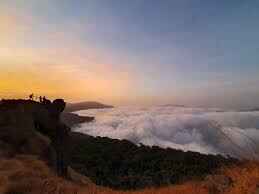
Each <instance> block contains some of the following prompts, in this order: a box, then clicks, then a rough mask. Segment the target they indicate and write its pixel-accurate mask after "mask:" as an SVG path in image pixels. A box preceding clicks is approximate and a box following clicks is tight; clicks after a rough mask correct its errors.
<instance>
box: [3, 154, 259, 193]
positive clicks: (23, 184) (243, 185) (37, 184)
mask: <svg viewBox="0 0 259 194" xmlns="http://www.w3.org/2000/svg"><path fill="white" fill-rule="evenodd" d="M219 174H221V175H220V176H219V177H229V178H230V179H231V180H232V181H231V184H228V185H227V187H226V188H224V191H222V185H221V184H222V182H219V183H218V182H217V181H215V182H213V181H214V180H217V179H214V177H216V176H217V175H212V176H211V177H212V178H211V177H210V178H209V179H206V180H204V181H200V182H194V181H193V182H187V183H184V184H182V185H175V186H168V187H164V188H150V189H144V190H140V191H114V190H112V189H108V188H102V187H98V186H95V185H93V184H88V185H87V186H80V185H77V184H75V183H72V182H69V181H66V180H63V179H61V178H58V177H56V176H55V175H54V174H53V173H52V172H51V171H50V169H49V168H48V167H47V166H46V165H45V164H44V163H43V162H42V161H39V160H37V159H35V158H34V157H32V156H19V157H16V158H13V159H2V160H0V193H1V194H213V193H223V194H255V193H256V190H257V189H258V190H259V163H257V162H247V163H246V164H243V165H240V166H233V167H231V168H224V169H221V170H220V171H219Z"/></svg>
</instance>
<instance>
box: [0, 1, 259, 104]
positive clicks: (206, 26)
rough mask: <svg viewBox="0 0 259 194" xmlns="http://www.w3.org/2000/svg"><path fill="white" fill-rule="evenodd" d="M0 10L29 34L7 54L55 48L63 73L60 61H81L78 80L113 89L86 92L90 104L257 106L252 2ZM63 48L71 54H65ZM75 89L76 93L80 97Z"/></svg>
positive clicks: (257, 46) (71, 4)
mask: <svg viewBox="0 0 259 194" xmlns="http://www.w3.org/2000/svg"><path fill="white" fill-rule="evenodd" d="M1 7H2V10H5V14H7V15H12V14H14V15H15V16H16V18H18V19H17V23H23V25H24V26H26V28H25V29H28V28H29V30H27V31H26V33H25V35H24V34H23V35H22V36H21V37H19V38H17V41H16V43H15V44H16V45H15V44H12V49H13V47H19V48H22V49H20V50H19V52H21V53H22V54H23V50H26V52H28V50H30V52H33V53H37V57H38V58H41V57H44V58H46V57H45V56H46V55H48V52H47V51H46V50H54V51H55V52H56V53H58V54H60V53H62V54H60V55H57V58H58V59H59V58H60V59H63V60H61V61H62V62H60V61H58V63H59V64H61V63H62V64H63V66H65V67H66V68H67V67H69V69H71V67H70V65H71V63H70V64H65V63H66V61H67V60H66V57H68V55H71V56H75V55H80V59H82V60H83V61H82V60H81V61H80V63H79V62H77V61H78V58H77V59H75V60H74V61H73V68H74V69H76V71H77V72H80V74H82V75H81V76H80V82H82V83H83V81H82V79H83V77H84V75H85V76H88V75H89V74H91V77H94V75H97V77H100V79H101V78H103V80H102V81H98V80H97V81H96V83H99V84H104V85H105V83H106V82H105V79H107V84H108V85H112V84H113V85H116V84H117V85H118V87H115V88H114V91H115V92H114V93H115V94H112V93H113V92H111V94H109V95H107V96H105V95H104V93H105V91H102V90H104V88H108V85H107V86H100V88H99V89H98V91H97V89H96V91H95V89H93V88H91V87H90V86H89V87H88V88H87V89H88V90H91V91H93V92H92V96H91V98H95V97H97V96H98V95H99V96H105V97H103V98H102V97H99V98H97V99H100V100H106V101H108V102H112V103H115V104H117V103H118V104H127V103H132V104H143V103H156V104H163V103H181V104H190V105H204V106H235V107H236V106H244V107H245V106H257V105H259V100H258V99H259V91H258V89H257V88H258V87H257V86H258V85H259V78H258V75H259V55H258V53H259V36H258V34H259V25H258V19H259V1H257V0H249V1H241V0H228V1H226V0H217V1H212V0H195V1H194V0H181V1H180V0H163V1H158V0H84V1H83V0H81V1H79V0H74V1H68V0H64V1H62V2H61V1H55V0H54V1H50V0H47V1H36V0H34V1H33V0H30V1H18V0H17V1H14V0H9V1H7V0H6V1H5V0H3V1H1V2H0V10H1ZM20 16H23V17H22V18H25V19H24V20H22V21H20V18H21V17H20ZM15 33H17V32H15ZM15 33H14V34H15ZM53 34H54V35H53ZM16 37H18V36H16ZM60 37H62V38H60ZM56 38H57V39H58V40H56ZM59 39H60V40H59ZM6 45H7V46H8V47H9V45H10V44H9V45H8V42H7V43H6ZM60 45H61V46H60ZM7 46H6V47H7ZM64 48H68V49H69V48H71V50H69V52H67V51H66V52H65V54H64V53H63V51H62V52H61V50H62V49H64ZM9 50H10V49H9ZM42 50H44V51H46V52H42ZM37 51H38V52H37ZM41 53H42V55H41ZM46 53H47V54H46ZM20 55H21V54H20ZM33 55H35V54H33ZM64 55H66V57H64ZM52 63H53V61H49V63H48V64H52ZM100 64H102V65H100ZM14 66H15V65H14ZM35 66H37V65H36V64H35ZM45 66H46V68H48V66H50V65H47V64H46V65H45ZM63 66H62V67H63ZM93 66H96V67H93ZM15 68H17V67H15ZM38 69H40V67H39V68H38ZM89 69H90V70H89ZM117 75H118V78H117V80H115V78H116V77H117ZM71 77H73V76H72V75H71ZM124 77H126V79H127V81H125V82H123V81H121V82H123V83H121V82H120V80H122V79H123V78H124ZM72 79H74V78H71V82H72V81H77V80H72ZM94 79H95V78H93V79H91V80H94ZM96 79H97V78H96ZM113 79H114V80H113ZM109 80H113V82H111V83H110V82H109ZM88 83H89V82H88ZM122 88H124V89H122ZM60 90H62V89H60ZM81 90H82V91H81ZM81 90H80V89H79V90H78V91H77V94H78V95H80V96H82V97H83V98H87V95H88V93H84V91H83V90H84V89H83V88H81ZM80 92H81V93H80ZM67 95H68V94H67ZM53 96H55V94H53ZM71 99H74V100H77V99H79V98H75V97H73V98H71ZM80 99H81V98H80Z"/></svg>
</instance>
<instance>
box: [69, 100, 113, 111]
mask: <svg viewBox="0 0 259 194" xmlns="http://www.w3.org/2000/svg"><path fill="white" fill-rule="evenodd" d="M99 108H113V106H111V105H105V104H102V103H99V102H94V101H86V102H78V103H67V106H66V109H65V112H74V111H79V110H87V109H99Z"/></svg>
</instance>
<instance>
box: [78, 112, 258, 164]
mask: <svg viewBox="0 0 259 194" xmlns="http://www.w3.org/2000/svg"><path fill="white" fill-rule="evenodd" d="M79 113H80V114H83V115H93V116H95V117H96V119H97V120H96V122H94V123H91V124H83V125H81V126H80V127H78V128H76V129H75V130H76V131H80V132H83V133H87V134H90V135H93V136H107V137H110V138H116V139H127V140H130V141H132V142H134V143H136V144H139V143H143V144H146V145H150V146H152V145H158V146H161V147H164V148H166V147H171V148H176V149H181V150H185V151H187V150H191V151H197V152H201V153H206V154H208V153H211V154H223V155H231V156H234V157H241V158H250V159H255V158H256V159H259V120H258V117H259V112H219V111H217V110H215V109H201V108H175V107H153V108H148V109H141V108H134V109H132V108H115V109H108V110H88V111H81V112H79Z"/></svg>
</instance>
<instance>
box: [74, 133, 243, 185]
mask: <svg viewBox="0 0 259 194" xmlns="http://www.w3.org/2000/svg"><path fill="white" fill-rule="evenodd" d="M72 139H74V143H73V144H74V146H75V147H74V149H73V151H72V154H71V156H72V158H71V161H70V163H71V165H72V167H73V168H74V169H76V170H77V171H78V172H80V173H82V174H84V175H86V176H87V177H89V178H90V179H91V180H92V181H93V182H95V183H96V184H97V185H103V186H109V187H112V188H116V189H139V188H144V187H151V186H164V185H169V184H175V183H181V182H183V181H186V180H191V179H197V178H202V177H204V176H206V175H207V174H210V173H212V172H213V171H214V170H215V169H217V168H219V167H220V166H222V165H229V164H233V163H237V162H238V161H237V160H235V159H232V158H228V159H226V158H224V157H222V156H219V155H218V156H214V155H204V154H200V153H196V152H183V151H180V150H175V149H169V148H168V149H162V148H159V147H156V146H153V147H148V146H144V145H141V146H137V145H135V144H133V143H131V142H129V141H126V140H115V139H110V138H105V137H103V138H102V137H97V138H94V137H91V136H87V135H80V134H79V133H73V134H72Z"/></svg>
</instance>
